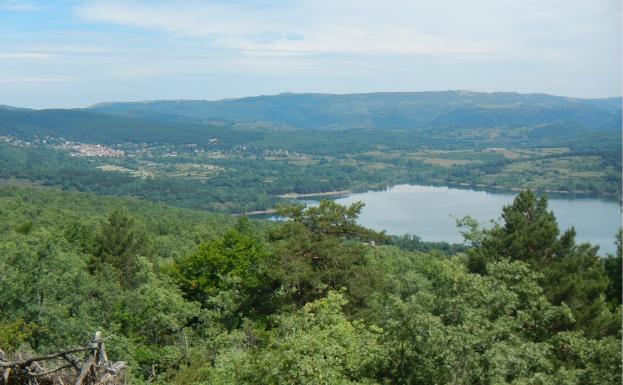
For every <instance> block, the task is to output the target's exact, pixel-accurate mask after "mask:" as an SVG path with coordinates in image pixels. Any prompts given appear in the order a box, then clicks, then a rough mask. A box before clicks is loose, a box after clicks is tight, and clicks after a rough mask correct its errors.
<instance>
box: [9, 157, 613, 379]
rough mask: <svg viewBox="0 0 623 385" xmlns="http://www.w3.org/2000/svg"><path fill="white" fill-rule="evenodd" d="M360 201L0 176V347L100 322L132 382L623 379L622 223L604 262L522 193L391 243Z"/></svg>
mask: <svg viewBox="0 0 623 385" xmlns="http://www.w3.org/2000/svg"><path fill="white" fill-rule="evenodd" d="M2 154H3V155H5V152H4V151H3V152H2ZM52 159H54V158H52ZM85 162H86V161H85ZM32 172H38V170H37V169H36V168H33V169H32ZM361 210H362V204H361V203H354V204H352V205H350V206H341V205H339V204H337V203H335V202H333V201H322V202H321V203H320V205H319V206H317V207H309V208H307V207H304V206H296V205H295V206H280V207H279V213H280V214H281V215H283V216H284V217H287V218H289V220H288V221H284V222H278V223H271V222H262V221H254V220H249V219H248V218H246V217H244V216H242V217H238V218H234V217H232V216H227V215H221V214H215V213H209V212H205V211H198V210H190V209H184V208H174V207H171V206H165V205H163V204H161V203H153V202H148V201H145V200H139V199H137V198H129V197H123V198H121V197H102V196H100V195H96V194H93V193H85V192H75V191H61V190H58V189H52V188H46V187H39V186H28V185H22V186H21V187H20V186H14V185H6V186H4V187H0V215H1V218H2V220H1V221H0V309H1V311H0V347H1V349H2V350H3V351H4V354H6V355H7V356H9V357H11V356H13V355H16V354H22V355H35V354H45V353H49V352H54V351H57V350H59V349H62V348H66V347H71V346H76V345H81V344H84V343H85V342H87V341H89V340H90V338H91V336H92V333H93V332H94V331H96V330H99V331H102V333H103V335H104V336H106V337H107V338H108V339H107V347H108V354H109V355H110V357H111V359H115V360H123V361H126V362H127V363H128V373H127V380H128V383H130V384H179V385H182V384H183V385H187V384H369V385H371V384H396V385H398V384H431V385H432V384H457V385H458V384H516V385H520V384H521V385H527V384H543V385H545V384H548V385H549V384H551V385H562V384H565V385H566V384H569V385H571V384H577V385H580V384H582V385H586V384H595V385H597V384H599V385H605V384H613V385H614V384H620V383H621V361H622V357H621V254H622V250H621V246H622V235H621V233H620V232H619V234H618V235H616V236H615V234H613V242H616V244H617V252H616V254H614V255H609V256H607V257H606V258H600V257H598V256H597V249H596V247H593V246H591V245H589V244H578V243H576V241H575V232H574V230H573V229H560V228H559V227H558V225H557V222H556V218H555V217H554V215H553V213H552V212H551V211H549V209H548V201H547V197H546V196H545V195H543V194H535V193H534V192H533V191H531V190H525V191H522V192H520V193H518V194H517V196H516V198H515V200H514V201H513V202H512V203H511V204H509V205H508V206H506V207H504V208H503V211H502V212H501V213H500V214H501V220H500V222H499V223H497V224H496V225H495V226H493V227H490V228H481V227H480V226H479V225H478V223H477V222H476V221H475V220H473V219H471V218H470V217H465V218H463V219H461V220H460V221H459V223H458V225H459V226H460V228H461V230H462V232H463V234H464V237H465V245H463V246H461V247H449V246H448V245H445V246H444V245H435V244H426V243H423V242H421V240H419V239H418V238H417V237H410V236H405V237H388V236H387V235H386V234H384V233H382V232H376V231H373V230H370V229H367V228H364V227H362V226H361V225H359V224H358V222H357V219H358V216H359V214H360V213H361ZM0 358H1V357H0Z"/></svg>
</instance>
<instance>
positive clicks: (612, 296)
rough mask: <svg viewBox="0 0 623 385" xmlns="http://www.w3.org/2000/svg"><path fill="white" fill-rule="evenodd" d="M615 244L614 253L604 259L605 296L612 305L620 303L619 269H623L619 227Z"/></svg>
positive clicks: (622, 243)
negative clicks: (606, 278)
mask: <svg viewBox="0 0 623 385" xmlns="http://www.w3.org/2000/svg"><path fill="white" fill-rule="evenodd" d="M615 244H616V246H617V250H616V253H615V254H609V255H608V256H607V257H606V258H605V259H604V268H605V270H606V275H607V276H608V289H607V291H606V298H607V300H608V302H609V303H611V304H613V305H615V306H616V305H621V303H622V300H621V281H622V277H621V270H622V269H623V267H622V264H621V258H622V256H623V250H622V246H623V229H619V232H618V233H617V235H616V241H615Z"/></svg>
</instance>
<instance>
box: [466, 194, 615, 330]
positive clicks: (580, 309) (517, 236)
mask: <svg viewBox="0 0 623 385" xmlns="http://www.w3.org/2000/svg"><path fill="white" fill-rule="evenodd" d="M502 220H503V222H502V224H496V225H495V226H493V228H491V229H490V230H487V229H484V230H482V229H479V228H478V226H477V224H476V223H475V222H474V221H473V220H470V218H464V219H463V220H462V221H461V222H460V223H459V224H460V225H463V226H466V227H468V229H469V230H468V231H466V232H465V233H464V234H465V236H466V239H467V240H469V241H470V242H471V243H472V245H473V248H472V249H471V250H470V251H469V257H468V265H469V267H470V269H471V270H472V271H473V272H476V273H481V274H486V270H487V266H488V264H490V263H492V262H493V261H500V260H504V259H508V260H511V261H525V262H527V263H528V264H529V265H530V266H531V267H532V268H533V269H534V270H535V271H537V272H539V273H541V278H540V279H539V282H540V284H541V286H542V287H543V289H544V291H545V295H546V296H547V297H548V299H549V300H550V301H552V302H553V303H554V304H557V305H558V304H561V303H563V302H564V303H566V304H567V305H569V306H570V307H571V309H572V310H573V313H574V315H575V317H576V319H577V325H578V327H579V328H581V329H582V330H584V331H586V332H588V333H589V334H591V335H601V334H610V333H613V332H616V330H618V327H617V324H618V322H615V317H614V315H613V314H612V313H611V312H609V311H608V310H607V309H606V308H605V307H604V298H605V291H606V288H607V285H608V278H607V277H606V275H605V273H604V267H603V264H602V262H601V259H600V258H599V256H598V255H597V250H598V247H593V246H591V245H589V244H581V245H577V244H576V242H575V229H573V228H571V229H569V230H566V231H565V232H564V233H563V234H562V235H559V234H560V230H559V228H558V224H557V223H556V217H555V216H554V214H553V212H551V211H548V207H547V197H546V196H543V197H541V198H537V197H536V195H535V194H534V193H533V192H532V191H530V190H526V191H523V192H521V193H519V194H518V195H517V197H516V198H515V199H514V201H513V203H512V204H510V205H507V206H505V207H504V208H503V209H502Z"/></svg>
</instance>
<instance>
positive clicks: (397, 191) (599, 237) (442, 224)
mask: <svg viewBox="0 0 623 385" xmlns="http://www.w3.org/2000/svg"><path fill="white" fill-rule="evenodd" d="M514 197H515V194H506V193H489V192H484V191H473V190H463V189H456V188H449V187H431V186H414V185H398V186H394V187H392V188H390V189H388V190H385V191H370V192H365V193H357V194H351V195H349V196H346V197H341V198H338V199H336V201H337V202H339V203H341V204H347V203H353V202H356V201H362V202H364V203H365V204H366V206H365V207H364V209H363V211H362V213H361V216H360V218H359V221H360V223H361V224H362V225H364V226H366V227H370V228H372V229H375V230H386V231H387V233H389V234H398V235H400V234H406V233H409V234H417V235H419V236H420V237H422V239H423V240H425V241H447V242H451V243H460V242H462V241H463V239H462V238H461V235H460V233H459V232H458V230H457V228H456V222H455V218H462V217H463V216H465V215H470V216H472V217H474V218H476V219H477V220H479V221H481V222H486V221H489V220H491V219H497V218H499V216H500V214H501V212H502V206H504V205H507V204H509V203H511V202H512V200H513V198H514ZM308 202H309V201H308ZM549 208H550V210H553V211H554V215H556V218H557V219H558V225H559V227H560V228H561V229H563V230H564V229H567V228H569V227H571V226H575V229H576V232H577V238H576V239H577V240H578V241H585V242H590V243H592V244H596V245H599V246H600V254H604V253H606V252H614V250H615V246H614V235H615V234H616V232H617V229H618V228H619V227H620V226H621V210H620V208H619V205H618V204H617V203H616V202H610V201H604V200H600V199H594V198H573V199H571V198H551V197H550V198H549Z"/></svg>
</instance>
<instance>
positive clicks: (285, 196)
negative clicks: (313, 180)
mask: <svg viewBox="0 0 623 385" xmlns="http://www.w3.org/2000/svg"><path fill="white" fill-rule="evenodd" d="M352 193H353V190H339V191H326V192H320V193H305V194H299V193H294V192H292V193H286V194H282V195H277V197H278V198H283V199H298V198H308V197H325V196H326V197H330V196H340V195H348V194H352Z"/></svg>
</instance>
